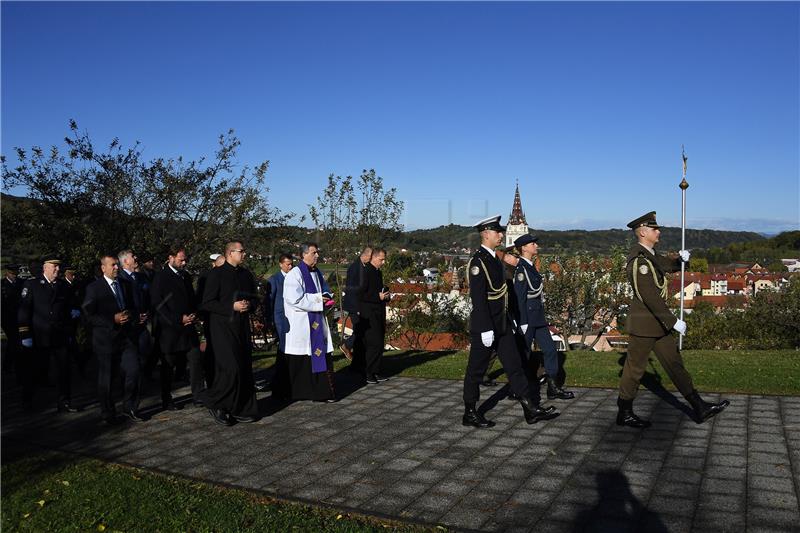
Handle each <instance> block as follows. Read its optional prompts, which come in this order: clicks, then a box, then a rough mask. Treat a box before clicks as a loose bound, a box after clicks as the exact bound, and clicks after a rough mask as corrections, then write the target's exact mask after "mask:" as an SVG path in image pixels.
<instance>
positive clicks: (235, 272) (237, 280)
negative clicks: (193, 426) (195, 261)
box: [200, 262, 259, 416]
mask: <svg viewBox="0 0 800 533" xmlns="http://www.w3.org/2000/svg"><path fill="white" fill-rule="evenodd" d="M238 300H248V301H249V302H250V309H251V311H255V310H256V308H257V306H258V300H259V298H258V293H257V291H256V283H255V279H254V278H253V275H252V274H251V273H250V271H249V270H247V269H245V268H242V267H234V266H232V265H231V264H230V263H227V262H226V263H225V264H224V265H222V266H221V267H219V268H215V269H213V270H211V272H209V273H208V278H207V279H206V286H205V289H204V291H203V303H202V305H201V306H200V309H201V310H202V311H206V312H208V315H209V327H210V330H211V336H212V338H213V339H214V363H215V364H214V382H213V384H212V386H211V388H209V389H207V390H206V391H205V394H204V398H203V401H204V403H205V405H206V406H207V407H208V408H210V409H219V410H221V411H224V412H226V413H230V414H232V415H236V416H258V405H257V404H256V394H255V382H254V380H253V356H252V343H251V339H250V312H247V313H240V312H237V311H234V310H233V303H234V302H236V301H238Z"/></svg>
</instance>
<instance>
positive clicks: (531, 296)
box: [528, 293, 542, 300]
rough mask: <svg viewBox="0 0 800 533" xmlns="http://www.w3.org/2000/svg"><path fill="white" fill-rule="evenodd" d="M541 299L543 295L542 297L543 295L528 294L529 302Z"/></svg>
mask: <svg viewBox="0 0 800 533" xmlns="http://www.w3.org/2000/svg"><path fill="white" fill-rule="evenodd" d="M541 297H542V295H541V294H531V293H528V300H535V299H538V298H541Z"/></svg>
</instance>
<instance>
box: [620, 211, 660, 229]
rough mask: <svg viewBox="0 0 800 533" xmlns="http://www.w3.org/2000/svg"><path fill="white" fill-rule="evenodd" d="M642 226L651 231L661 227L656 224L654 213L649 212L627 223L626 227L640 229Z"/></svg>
mask: <svg viewBox="0 0 800 533" xmlns="http://www.w3.org/2000/svg"><path fill="white" fill-rule="evenodd" d="M642 226H647V227H648V228H653V229H658V228H660V227H661V226H659V225H658V222H656V212H655V211H650V212H649V213H647V214H646V215H642V216H640V217H639V218H637V219H635V220H631V221H630V222H628V227H629V228H631V229H636V228H641V227H642Z"/></svg>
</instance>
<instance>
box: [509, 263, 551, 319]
mask: <svg viewBox="0 0 800 533" xmlns="http://www.w3.org/2000/svg"><path fill="white" fill-rule="evenodd" d="M541 287H542V276H541V274H539V271H538V270H536V267H535V266H533V265H531V264H529V263H528V262H527V261H526V260H525V259H523V258H520V260H519V263H518V264H517V268H516V270H515V271H514V294H515V296H516V304H517V305H516V306H515V307H514V308H515V310H516V313H517V324H518V325H520V326H522V325H523V324H527V325H528V328H529V329H530V328H542V327H545V326H547V320H546V319H545V316H544V306H543V305H542V297H541V294H538V295H537V293H539V289H540V288H541Z"/></svg>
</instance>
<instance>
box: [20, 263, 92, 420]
mask: <svg viewBox="0 0 800 533" xmlns="http://www.w3.org/2000/svg"><path fill="white" fill-rule="evenodd" d="M60 265H61V261H60V260H58V259H57V258H55V257H54V256H47V257H46V258H45V259H44V262H43V264H42V275H41V276H37V277H35V278H32V279H29V280H28V281H27V282H26V283H25V285H24V287H23V289H22V293H21V300H20V307H19V314H18V320H19V333H20V338H21V339H22V340H21V343H22V346H24V347H25V348H28V350H25V351H26V352H27V353H23V355H22V359H23V365H22V366H23V369H24V370H23V372H22V374H23V378H22V401H23V405H24V407H25V408H31V407H32V405H33V393H34V388H35V384H36V381H37V379H38V377H39V376H40V375H46V374H47V369H48V367H49V364H50V358H51V357H52V358H53V360H54V362H55V367H56V371H57V376H56V387H57V390H58V400H57V407H58V412H64V411H66V412H75V411H77V409H74V408H73V407H72V405H71V403H70V386H71V375H70V370H71V369H70V361H69V353H68V352H67V340H68V338H69V327H70V310H71V303H72V302H71V294H72V293H71V291H70V289H69V285H68V284H67V282H66V281H64V280H63V279H59V278H58V271H59V269H60Z"/></svg>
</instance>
